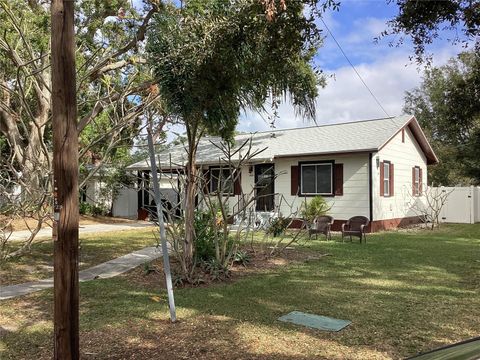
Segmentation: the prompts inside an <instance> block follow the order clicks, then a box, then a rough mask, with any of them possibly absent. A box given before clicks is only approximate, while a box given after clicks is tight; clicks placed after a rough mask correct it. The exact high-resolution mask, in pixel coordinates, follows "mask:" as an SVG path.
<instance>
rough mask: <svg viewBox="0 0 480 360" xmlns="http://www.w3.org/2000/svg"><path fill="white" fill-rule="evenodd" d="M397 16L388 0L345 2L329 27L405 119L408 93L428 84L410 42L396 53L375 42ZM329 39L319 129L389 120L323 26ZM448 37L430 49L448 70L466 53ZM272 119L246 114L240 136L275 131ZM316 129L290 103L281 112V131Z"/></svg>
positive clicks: (321, 58) (321, 55)
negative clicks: (413, 59)
mask: <svg viewBox="0 0 480 360" xmlns="http://www.w3.org/2000/svg"><path fill="white" fill-rule="evenodd" d="M396 14H397V7H396V5H395V4H394V3H391V4H388V3H387V1H386V0H342V1H341V5H340V8H339V10H338V11H328V12H327V13H326V14H325V15H324V18H323V20H324V22H325V24H326V25H327V27H328V28H329V29H330V31H331V32H332V34H333V36H334V37H335V38H336V39H337V41H338V42H339V44H340V46H341V47H342V49H343V50H344V52H345V54H346V55H347V57H348V58H349V59H350V61H351V62H352V64H353V65H354V66H355V68H356V70H357V71H358V73H359V74H360V76H361V77H362V78H363V80H364V81H365V83H366V84H367V85H368V87H369V88H370V90H371V91H372V92H373V94H374V95H375V96H376V98H377V99H378V100H379V102H380V104H381V105H382V107H383V108H384V109H385V110H386V112H387V113H388V115H390V116H395V115H400V114H401V113H402V108H403V103H404V96H405V91H407V90H411V89H413V88H414V87H416V86H418V85H419V84H420V82H421V79H422V74H423V67H422V68H419V66H418V65H417V64H416V63H412V62H411V61H410V59H409V56H410V55H412V54H413V48H412V46H411V43H409V42H408V41H407V42H406V43H405V44H404V45H402V46H400V47H391V46H390V45H389V44H390V42H391V41H392V40H397V39H395V38H393V37H390V38H384V39H382V40H380V41H379V42H378V43H375V42H374V38H375V37H377V36H379V35H380V33H381V32H382V31H383V30H385V29H386V28H387V26H386V22H387V21H388V20H389V19H391V18H393V17H394V16H395V15H396ZM321 27H322V28H323V29H324V34H325V36H326V38H325V40H324V45H323V46H322V47H321V48H320V49H319V51H318V53H317V55H316V57H315V65H317V66H319V67H320V68H321V69H322V70H323V71H324V72H325V73H326V74H327V85H326V87H325V88H321V89H319V96H318V98H317V101H316V105H317V106H316V112H317V115H316V123H317V124H318V125H322V124H331V123H338V122H345V121H356V120H364V119H374V118H381V117H386V116H387V115H386V114H385V112H384V111H383V110H382V108H381V107H380V106H379V105H378V104H377V103H376V101H375V100H374V98H373V97H372V95H371V94H370V93H369V91H368V90H367V88H366V87H365V86H364V85H363V84H362V82H361V80H360V79H359V78H358V76H357V75H356V74H355V72H354V70H353V69H352V67H351V66H350V65H349V63H348V61H347V60H346V58H345V57H344V55H343V54H342V52H341V51H340V49H339V47H338V46H337V44H336V43H335V41H334V40H333V39H332V37H331V36H330V35H329V34H328V32H327V30H326V29H325V28H324V27H323V24H321ZM447 37H448V34H446V33H444V34H443V39H439V40H438V41H437V42H436V43H435V44H434V45H433V46H432V47H430V48H429V51H431V52H432V53H433V54H434V61H433V65H434V66H438V65H442V64H444V63H445V62H446V61H447V60H448V59H449V58H450V57H452V56H455V55H456V54H457V53H459V52H460V49H459V47H458V46H453V45H452V44H450V43H449V42H448V41H446V38H447ZM266 119H268V114H262V115H260V114H257V113H252V112H247V113H244V114H242V116H241V118H240V122H239V125H238V127H237V129H238V130H240V131H245V132H255V131H262V130H269V129H270V125H269V124H268V121H266ZM309 125H310V126H311V125H313V124H312V122H308V121H306V120H304V119H302V118H299V117H296V116H295V114H294V110H293V108H292V107H291V106H290V105H289V104H288V103H287V104H282V105H281V107H280V109H279V118H278V119H276V121H275V127H276V129H287V128H296V127H304V126H309Z"/></svg>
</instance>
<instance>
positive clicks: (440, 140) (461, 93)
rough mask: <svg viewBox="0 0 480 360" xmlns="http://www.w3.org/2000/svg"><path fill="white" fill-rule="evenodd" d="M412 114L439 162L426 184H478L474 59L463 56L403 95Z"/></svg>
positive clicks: (479, 121) (478, 62) (478, 95)
mask: <svg viewBox="0 0 480 360" xmlns="http://www.w3.org/2000/svg"><path fill="white" fill-rule="evenodd" d="M405 100H406V102H405V107H404V111H405V112H407V113H413V114H414V115H415V116H416V118H417V119H418V120H419V122H420V124H421V125H422V126H423V128H424V129H425V132H426V134H427V136H428V137H429V139H430V141H431V142H432V145H433V147H434V149H435V151H436V152H437V155H438V156H439V158H440V164H439V165H434V166H433V167H432V168H431V170H430V172H429V178H430V179H429V180H430V181H431V182H434V183H436V184H441V185H457V184H470V183H473V184H479V183H480V158H479V156H478V154H479V153H480V55H479V54H478V53H477V52H474V51H472V52H465V53H462V54H460V55H459V56H458V57H457V58H453V59H451V60H450V61H449V62H448V64H446V65H444V66H442V67H438V68H433V69H430V70H428V71H427V72H426V73H425V77H424V79H423V82H422V84H421V85H420V87H418V88H417V89H414V90H413V91H410V92H407V94H406V99H405Z"/></svg>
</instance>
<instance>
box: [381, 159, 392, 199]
mask: <svg viewBox="0 0 480 360" xmlns="http://www.w3.org/2000/svg"><path fill="white" fill-rule="evenodd" d="M390 181H391V179H390V163H389V162H388V161H384V162H383V196H390Z"/></svg>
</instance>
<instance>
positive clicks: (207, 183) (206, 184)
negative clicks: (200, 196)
mask: <svg viewBox="0 0 480 360" xmlns="http://www.w3.org/2000/svg"><path fill="white" fill-rule="evenodd" d="M202 173H203V181H204V183H203V193H204V194H208V193H209V188H210V171H208V170H203V171H202Z"/></svg>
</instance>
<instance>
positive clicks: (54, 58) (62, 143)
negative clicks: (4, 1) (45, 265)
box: [51, 0, 80, 360]
mask: <svg viewBox="0 0 480 360" xmlns="http://www.w3.org/2000/svg"><path fill="white" fill-rule="evenodd" d="M74 8H75V3H74V1H73V0H53V1H52V2H51V20H52V22H51V23H52V25H51V26H52V28H51V41H52V55H51V66H52V131H53V202H54V203H53V212H54V225H53V233H52V237H53V243H54V276H53V278H54V315H53V319H54V359H56V360H60V359H62V360H76V359H79V358H80V356H79V318H78V317H79V315H78V217H79V215H78V197H79V193H78V131H77V101H76V84H75V31H74Z"/></svg>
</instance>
